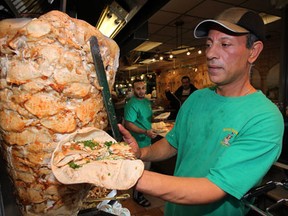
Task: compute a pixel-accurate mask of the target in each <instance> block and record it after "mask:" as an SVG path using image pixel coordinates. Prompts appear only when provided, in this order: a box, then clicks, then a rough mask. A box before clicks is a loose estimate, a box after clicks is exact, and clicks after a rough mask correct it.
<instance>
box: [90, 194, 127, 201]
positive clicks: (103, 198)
mask: <svg viewBox="0 0 288 216" xmlns="http://www.w3.org/2000/svg"><path fill="white" fill-rule="evenodd" d="M128 198H130V195H129V194H121V195H119V196H114V197H101V198H97V199H88V200H85V202H99V201H104V200H125V199H128Z"/></svg>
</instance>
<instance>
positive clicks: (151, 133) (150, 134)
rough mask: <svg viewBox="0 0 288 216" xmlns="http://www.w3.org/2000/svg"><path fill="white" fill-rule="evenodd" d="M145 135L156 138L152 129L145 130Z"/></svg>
mask: <svg viewBox="0 0 288 216" xmlns="http://www.w3.org/2000/svg"><path fill="white" fill-rule="evenodd" d="M146 135H147V136H148V137H150V138H152V139H154V138H155V137H156V136H157V133H156V132H155V131H154V130H153V129H150V130H147V132H146Z"/></svg>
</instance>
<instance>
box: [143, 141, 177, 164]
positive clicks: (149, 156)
mask: <svg viewBox="0 0 288 216" xmlns="http://www.w3.org/2000/svg"><path fill="white" fill-rule="evenodd" d="M140 151H141V153H140V159H141V160H143V161H162V160H165V159H167V158H170V157H172V156H174V155H176V153H177V150H176V149H175V148H174V147H173V146H171V145H170V144H169V143H168V141H167V140H166V139H165V138H163V139H161V140H159V141H157V142H155V143H154V144H153V145H151V146H147V147H145V148H141V149H140Z"/></svg>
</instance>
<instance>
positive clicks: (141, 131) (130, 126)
mask: <svg viewBox="0 0 288 216" xmlns="http://www.w3.org/2000/svg"><path fill="white" fill-rule="evenodd" d="M124 124H125V127H126V128H127V129H128V130H130V131H133V132H134V133H138V134H145V135H146V136H148V137H150V138H155V137H156V136H157V134H156V133H155V132H154V131H153V130H152V129H149V130H146V129H142V128H140V127H138V126H136V125H135V124H134V123H133V122H130V121H127V120H124Z"/></svg>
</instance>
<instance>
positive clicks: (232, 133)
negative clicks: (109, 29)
mask: <svg viewBox="0 0 288 216" xmlns="http://www.w3.org/2000/svg"><path fill="white" fill-rule="evenodd" d="M223 132H224V133H225V134H226V136H225V137H224V138H223V140H222V141H221V144H222V145H224V146H230V141H231V140H232V138H233V137H235V136H236V135H237V134H238V132H237V131H236V130H235V129H233V128H224V129H223ZM227 132H228V134H227Z"/></svg>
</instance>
